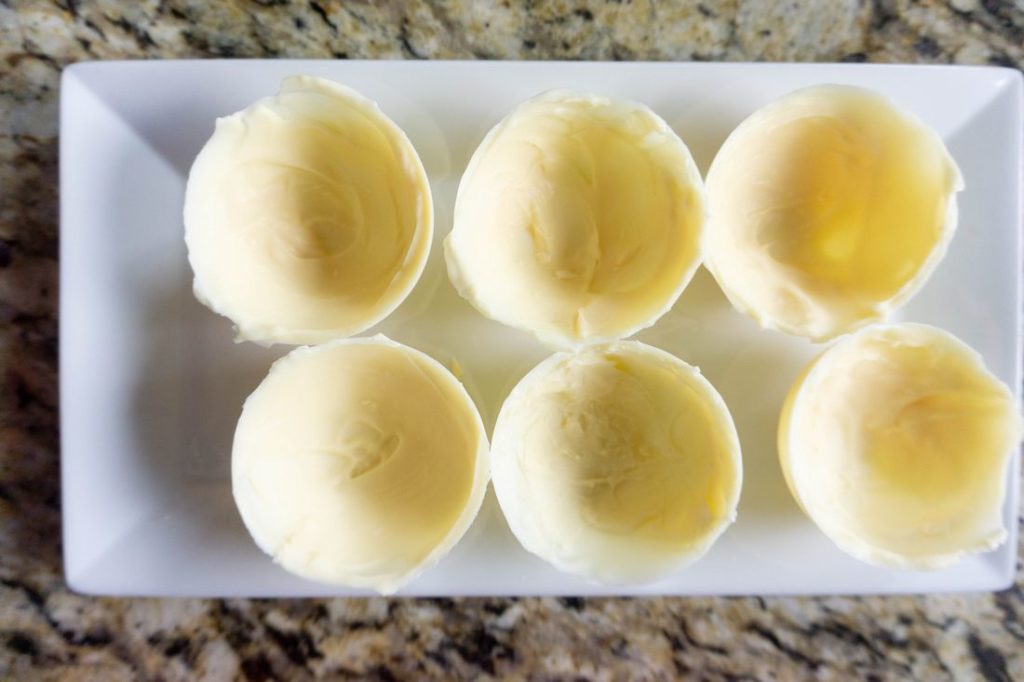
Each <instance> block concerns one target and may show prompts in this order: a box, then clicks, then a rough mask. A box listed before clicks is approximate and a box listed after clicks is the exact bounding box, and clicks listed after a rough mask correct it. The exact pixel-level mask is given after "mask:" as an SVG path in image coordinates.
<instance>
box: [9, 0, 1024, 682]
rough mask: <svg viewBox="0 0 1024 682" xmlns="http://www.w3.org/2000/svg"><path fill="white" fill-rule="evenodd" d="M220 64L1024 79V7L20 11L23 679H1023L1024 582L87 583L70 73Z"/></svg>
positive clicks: (19, 612) (12, 536) (132, 7)
mask: <svg viewBox="0 0 1024 682" xmlns="http://www.w3.org/2000/svg"><path fill="white" fill-rule="evenodd" d="M210 56H237V57H297V56H303V57H337V58H346V57H349V58H357V57H359V58H525V59H542V58H543V59H549V58H554V59H680V60H686V59H694V60H698V59H703V60H708V59H714V60H723V59H725V60H753V59H765V60H824V61H836V60H845V61H911V62H940V63H945V62H957V63H971V64H1003V65H1011V66H1017V67H1020V66H1021V65H1024V6H1022V5H1021V3H1020V2H1014V1H1013V0H950V1H949V2H934V1H921V2H909V1H905V0H874V1H871V2H869V1H867V0H865V1H862V2H856V1H852V0H851V1H850V2H842V1H840V0H821V1H819V2H812V1H810V0H764V1H761V2H739V1H738V0H725V1H723V2H712V1H711V0H707V1H706V2H703V3H681V2H679V3H677V2H662V3H654V2H644V1H641V0H636V1H634V2H630V1H629V0H620V1H613V2H606V3H600V2H545V3H537V2H508V1H506V2H498V1H494V0H492V1H489V2H482V3H471V2H467V1H465V0H449V1H442V0H435V1H425V0H417V1H413V2H407V3H402V2H385V3H369V2H350V3H344V4H341V3H334V2H329V1H328V0H320V1H317V0H310V1H308V2H307V1H301V0H252V1H249V0H235V1H232V2H224V3H207V2H200V1H199V0H195V1H192V0H164V1H160V2H156V1H153V0H149V1H146V2H139V3H135V2H109V1H96V2H83V1H76V0H65V1H64V2H44V1H41V0H36V1H33V0H25V1H21V0H0V679H64V680H79V679H105V680H121V679H124V680H128V679H163V680H183V679H193V678H198V679H235V678H241V679H245V678H248V679H254V680H260V679H273V678H280V679H289V680H305V679H314V678H332V679H347V678H364V679H383V680H388V679H405V678H427V679H450V678H488V677H510V678H513V679H576V678H583V679H593V680H612V679H615V680H618V679H627V678H633V679H652V680H656V679H670V678H676V677H693V678H699V679H708V680H733V679H748V680H753V679H758V680H761V679H782V680H788V679H806V678H821V679H878V680H882V679H919V680H944V679H986V680H990V681H993V682H994V681H1002V680H1014V679H1024V578H1018V581H1017V584H1016V585H1015V586H1014V587H1013V588H1012V589H1010V590H1008V591H1005V592H1002V593H998V594H988V595H975V596H929V597H915V598H910V597H898V598H862V599H858V598H824V599H808V598H771V599H760V598H749V599H714V598H702V599H675V598H673V599H588V600H583V599H575V598H570V599H558V600H555V599H467V600H444V599H440V600H439V599H433V600H401V599H383V598H378V599H369V600H348V599H333V600H320V601H315V600H314V601H288V600H274V601H246V600H230V601H221V600H153V599H138V600H119V599H95V598H87V597H82V596H78V595H75V594H71V593H69V592H68V591H67V589H65V587H64V586H63V583H62V580H61V564H60V545H59V531H60V510H59V483H58V434H57V368H56V339H57V319H56V309H55V305H56V293H57V203H56V199H57V175H56V172H57V141H56V132H57V101H58V83H59V76H60V70H61V68H62V67H63V66H64V65H66V64H68V63H71V62H74V61H78V60H82V59H114V58H129V57H151V58H170V57H176V58H180V57H210ZM1018 565H1019V564H1018ZM1020 574H1021V572H1020V570H1019V571H1018V575H1020Z"/></svg>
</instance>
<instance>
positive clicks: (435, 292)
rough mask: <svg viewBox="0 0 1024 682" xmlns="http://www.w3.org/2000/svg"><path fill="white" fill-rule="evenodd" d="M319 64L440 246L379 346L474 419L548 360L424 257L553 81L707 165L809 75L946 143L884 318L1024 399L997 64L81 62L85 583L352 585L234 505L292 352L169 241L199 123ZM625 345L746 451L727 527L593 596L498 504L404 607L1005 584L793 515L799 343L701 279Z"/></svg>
mask: <svg viewBox="0 0 1024 682" xmlns="http://www.w3.org/2000/svg"><path fill="white" fill-rule="evenodd" d="M291 74H314V75H318V76H325V77H327V78H332V79H335V80H337V81H340V82H342V83H345V84H347V85H349V86H351V87H353V88H355V89H357V90H359V91H360V92H362V93H364V94H365V95H367V96H368V97H370V98H372V99H374V100H376V101H377V102H378V103H379V104H380V106H381V107H382V109H383V110H384V112H385V113H387V114H388V115H389V116H391V117H392V118H393V119H394V120H395V121H396V122H397V123H398V124H399V125H400V126H402V127H403V128H404V129H405V130H406V131H407V132H408V134H409V137H410V138H411V139H412V141H413V143H414V144H415V145H416V148H417V149H418V150H419V152H420V154H421V155H422V157H423V161H424V164H425V166H426V169H427V172H428V173H429V175H430V180H431V182H432V186H433V192H434V198H435V203H436V209H437V210H436V212H437V224H436V234H435V238H434V249H433V251H432V253H431V258H430V262H429V264H428V266H427V269H426V272H425V274H424V276H423V279H422V280H421V281H420V283H419V285H418V286H417V288H416V289H415V291H414V292H413V294H412V295H411V296H410V298H409V299H408V300H407V301H406V302H405V303H404V304H403V305H402V306H401V307H400V308H399V309H398V311H396V312H395V313H394V314H393V315H392V316H391V317H390V318H389V319H387V320H385V321H384V322H383V323H382V324H380V325H379V326H378V327H377V328H375V329H373V330H371V331H370V332H368V334H372V333H377V332H383V333H385V334H387V335H389V336H391V337H392V338H394V339H396V340H398V341H401V342H404V343H407V344H410V345H412V346H415V347H417V348H420V349H421V350H424V351H426V352H427V353H430V354H432V355H433V356H434V357H436V358H437V359H438V360H440V361H441V362H443V363H446V364H450V362H451V361H452V360H453V359H454V358H457V359H458V362H459V364H460V365H461V366H462V367H463V368H464V370H465V382H466V384H467V388H468V389H469V391H470V393H471V394H472V395H473V396H474V398H475V399H476V400H477V403H478V405H479V407H480V410H481V412H482V414H483V418H484V422H485V424H487V426H488V429H490V427H491V426H493V423H494V419H495V415H496V414H497V411H498V408H499V407H500V405H501V401H502V399H503V398H504V397H505V395H506V394H507V392H508V391H509V390H510V389H511V387H512V386H513V385H514V384H515V382H516V381H517V380H518V379H519V378H520V377H521V376H522V375H523V374H524V373H525V372H526V371H527V370H528V369H529V368H530V367H531V366H532V365H533V364H535V363H536V362H538V361H539V360H540V359H541V358H543V357H545V356H546V355H547V354H548V352H549V351H548V350H546V349H544V348H543V347H542V346H540V345H539V344H538V343H536V342H535V341H533V340H532V339H531V338H530V337H528V336H526V335H525V334H523V333H520V332H517V331H514V330H511V329H508V328H505V327H503V326H501V325H499V324H497V323H494V322H491V321H488V320H486V319H484V318H483V317H481V316H480V315H479V314H477V313H476V312H475V311H474V310H473V309H471V308H470V307H469V306H468V305H467V304H465V303H464V302H463V301H462V300H461V299H459V298H458V296H457V295H456V294H455V292H454V291H453V289H452V287H451V285H450V284H449V283H448V281H447V278H446V276H445V273H444V267H443V263H442V261H441V259H440V258H439V247H440V244H441V241H442V240H443V239H444V237H445V235H446V233H447V232H448V230H449V229H450V227H451V216H452V204H453V201H454V197H455V190H456V187H457V185H458V181H459V177H460V174H461V172H462V170H463V168H464V167H465V165H466V162H467V161H468V159H469V156H470V154H471V153H472V151H473V149H474V147H475V146H476V144H477V143H478V142H479V141H480V139H481V138H482V137H483V135H484V133H485V132H486V131H487V130H488V129H489V128H490V127H491V126H492V125H494V124H495V123H497V122H498V121H499V120H500V119H501V118H502V117H503V116H504V115H505V114H506V113H508V111H509V110H510V109H511V108H512V107H513V106H515V105H516V104H517V103H519V102H520V101H522V100H524V99H526V98H528V97H530V96H532V95H535V94H537V93H538V92H541V91H543V90H547V89H551V88H560V87H568V88H575V89H581V90H587V91H593V92H597V93H601V94H605V95H610V96H613V97H623V98H630V99H635V100H639V101H641V102H644V103H646V104H648V105H650V106H651V107H652V108H653V109H654V110H655V111H656V112H658V113H659V114H661V115H662V116H663V117H664V118H665V119H666V120H667V121H668V122H669V124H670V125H672V126H673V127H674V128H675V129H676V130H677V131H678V132H679V134H680V135H681V136H682V137H683V139H684V140H685V141H686V143H687V144H688V145H689V146H690V149H691V150H692V151H693V154H694V156H695V158H696V159H697V162H698V164H699V165H700V167H701V169H702V170H706V168H707V165H708V163H709V162H710V160H711V158H712V156H713V155H714V153H715V151H716V150H717V148H718V146H719V145H720V144H721V142H722V141H723V140H724V139H725V136H726V135H727V134H728V133H729V131H730V130H731V129H732V128H733V127H734V126H735V125H736V124H737V123H739V121H741V120H742V119H743V118H744V117H745V116H747V115H748V114H749V113H751V112H752V111H754V110H755V109H756V108H757V107H759V106H761V105H762V104H765V103H766V102H768V101H769V100H771V99H773V98H775V97H778V96H780V95H782V94H784V93H786V92H789V91H791V90H793V89H796V88H799V87H803V86H807V85H811V84H815V83H824V82H834V83H850V84H856V85H862V86H867V87H870V88H874V89H876V90H879V91H881V92H882V93H884V94H886V95H888V96H889V97H891V98H892V99H893V100H895V101H896V102H897V103H898V104H899V105H901V106H903V107H906V108H907V109H909V110H911V111H913V112H915V113H916V114H917V115H918V116H920V117H921V118H922V119H924V120H925V121H926V122H928V123H929V124H930V125H932V126H934V127H935V128H936V129H937V130H938V132H939V133H940V134H941V135H942V136H943V138H945V140H946V142H947V144H948V145H949V147H950V149H951V151H952V153H953V155H954V156H955V157H956V159H957V161H958V162H959V163H960V165H961V167H962V169H963V173H964V176H965V178H966V182H967V190H966V191H965V192H964V193H963V194H961V195H960V216H961V218H960V228H959V231H958V232H957V235H956V238H955V239H954V241H953V244H952V247H951V249H950V252H949V255H948V257H947V258H946V259H945V261H944V262H943V263H942V265H941V267H940V268H939V269H938V271H937V272H936V273H935V275H934V276H933V277H932V279H931V281H930V282H929V283H928V285H927V287H926V288H925V289H924V290H923V291H922V292H921V293H920V294H919V295H918V296H917V297H916V298H914V300H913V301H912V302H911V303H910V304H909V305H907V306H906V307H905V308H904V309H903V310H902V311H901V312H900V314H899V316H898V317H899V319H908V320H916V321H920V322H927V323H931V324H935V325H938V326H940V327H944V328H945V329H947V330H949V331H951V332H953V333H954V334H956V335H957V336H959V337H960V338H961V339H963V340H964V341H966V342H967V343H969V344H971V345H972V346H974V347H975V348H976V349H978V350H979V351H980V352H981V353H982V355H984V357H985V360H986V362H987V363H988V366H989V367H990V368H991V369H992V370H993V371H994V372H995V373H996V374H997V375H998V376H999V377H1000V378H1001V379H1002V380H1003V381H1006V382H1007V383H1008V384H1009V385H1011V386H1012V387H1014V390H1015V391H1016V392H1017V393H1018V394H1019V387H1020V378H1021V362H1020V358H1021V337H1020V333H1019V329H1020V307H1021V287H1020V281H1021V258H1020V228H1021V224H1020V222H1021V214H1022V206H1021V186H1022V179H1021V147H1022V142H1021V136H1022V132H1021V131H1022V129H1024V122H1022V117H1021V99H1022V97H1021V92H1022V87H1021V75H1020V74H1019V73H1018V72H1016V71H1012V70H1009V69H998V68H963V67H917V66H869V65H749V64H622V63H616V64H607V63H589V64H587V63H494V62H490V63H484V62H475V63H462V62H451V63H446V62H433V63H424V62H345V61H265V62H264V61H250V62H239V61H219V62H218V61H215V62H128V63H93V64H82V65H77V66H73V67H71V68H70V69H68V70H67V71H65V73H64V80H63V90H62V99H61V260H60V267H61V311H60V322H61V347H60V362H61V377H60V379H61V387H60V388H61V428H62V439H63V444H62V449H63V455H62V458H63V459H62V476H63V505H64V506H63V510H64V557H65V568H66V574H67V579H68V582H69V583H70V585H71V587H72V588H74V589H76V590H79V591H82V592H92V593H105V594H133V595H168V596H170V595H175V596H178V595H180V596H185V595H194V596H202V595H205V596H222V597H226V596H307V595H310V596H311V595H335V594H338V595H341V594H365V592H362V591H358V590H349V589H344V588H332V587H327V586H323V585H318V584H316V583H312V582H307V581H305V580H302V579H300V578H297V577H294V576H291V575H289V574H288V573H286V572H285V571H284V570H282V569H281V568H280V567H278V566H276V565H275V564H273V563H272V562H271V561H270V559H269V558H267V557H266V556H265V555H263V554H262V553H261V552H260V551H259V550H258V549H257V548H256V545H255V544H253V542H252V541H251V540H250V539H249V536H248V534H247V533H246V531H245V528H244V527H243V526H242V522H241V520H240V518H239V516H238V513H237V512H236V511H235V507H234V504H233V501H232V498H231V489H230V482H229V477H228V474H229V453H230V446H231V438H232V433H233V429H234V424H235V420H236V419H237V417H238V414H239V412H240V410H241V406H242V401H243V399H244V398H245V396H246V395H248V393H249V392H250V391H251V390H252V389H253V388H255V387H256V385H257V384H258V383H259V381H260V380H261V379H262V377H263V375H264V373H265V372H266V370H267V368H268V367H269V365H270V363H271V361H272V360H273V359H274V358H276V357H278V356H279V355H281V354H282V353H284V352H285V351H286V350H287V349H286V348H281V347H278V348H275V349H272V350H266V349H261V348H257V347H255V346H254V345H252V344H241V345H235V344H234V343H233V342H232V330H231V325H230V324H229V322H228V321H227V320H225V319H222V318H218V317H217V316H215V315H214V314H213V313H211V312H209V311H207V310H206V309H205V308H203V307H202V306H201V305H200V304H198V303H197V302H196V301H195V300H194V299H193V297H192V294H191V290H190V287H191V273H190V272H189V269H188V265H187V262H186V258H185V249H184V244H183V241H182V229H183V228H182V219H181V207H182V196H183V191H184V188H185V178H186V176H187V173H188V169H189V166H190V164H191V162H192V159H193V157H194V156H195V154H196V153H197V152H198V151H199V149H200V147H201V146H202V144H203V143H204V142H205V140H206V139H207V138H208V137H209V135H210V134H211V132H212V130H213V122H214V119H215V118H216V117H218V116H222V115H225V114H228V113H231V112H233V111H236V110H238V109H241V108H243V107H245V106H246V105H248V104H249V103H250V102H252V101H253V100H255V99H257V98H259V97H263V96H265V95H269V94H272V93H274V92H276V90H277V87H278V84H279V82H280V80H281V78H283V77H284V76H288V75H291ZM638 338H640V339H642V340H644V341H647V342H649V343H652V344H654V345H657V346H660V347H662V348H664V349H666V350H669V351H670V352H673V353H675V354H677V355H678V356H680V357H682V358H683V359H685V360H687V361H689V362H691V363H693V364H696V365H698V366H700V367H701V369H702V370H703V372H704V373H705V375H706V376H707V377H708V378H709V379H710V380H711V382H712V383H714V384H715V386H717V387H718V389H719V391H720V392H721V393H722V395H723V397H724V398H725V400H726V402H727V403H728V404H729V407H730V408H731V410H732V413H733V415H734V417H735V420H736V423H737V427H738V430H739V434H740V438H741V440H742V444H743V460H744V468H745V475H744V479H745V480H744V488H743V494H742V499H741V502H740V506H739V520H738V521H737V522H736V524H735V525H733V526H732V527H731V528H730V529H729V530H728V531H726V533H725V534H724V535H723V536H722V538H721V539H720V540H719V541H718V543H717V544H716V545H715V546H714V547H713V548H712V550H711V552H710V553H709V554H708V555H707V556H706V557H705V558H704V559H702V560H701V561H699V562H698V563H696V564H694V565H693V566H691V567H688V568H686V569H683V570H680V571H678V572H676V573H675V574H673V575H671V576H670V577H668V578H666V579H664V580H661V581H659V582H655V583H653V584H649V585H643V586H637V587H628V588H622V587H603V586H597V585H592V584H589V583H587V582H585V581H583V580H580V579H577V578H575V577H573V576H570V575H565V574H562V573H559V572H558V571H556V570H555V569H553V568H551V567H549V566H548V565H546V564H545V563H543V562H542V561H540V560H539V559H536V558H534V557H533V556H531V555H529V554H527V553H526V552H525V551H524V550H523V549H522V548H521V547H520V546H519V545H518V544H517V542H516V541H515V539H514V538H513V537H512V536H511V534H510V532H509V530H508V528H507V527H506V525H505V522H504V520H503V518H502V516H501V513H500V510H499V509H498V507H497V505H496V503H495V501H494V496H493V493H490V492H489V493H488V496H487V500H486V502H485V503H484V508H483V510H482V511H481V513H480V516H479V517H478V518H477V520H476V523H475V524H474V525H473V527H472V528H471V529H470V531H469V533H468V534H467V535H466V537H465V538H464V539H463V540H462V542H461V543H460V544H459V545H458V546H457V547H456V548H455V550H454V551H453V552H452V553H451V554H450V555H449V556H448V557H446V558H445V559H443V560H442V561H441V562H440V563H439V564H438V565H436V566H434V567H432V568H430V569H429V570H428V571H426V572H425V573H424V574H423V575H422V576H421V577H420V578H419V579H417V580H416V581H414V582H413V583H412V584H410V585H409V586H408V587H407V588H406V589H405V590H403V591H402V593H403V594H409V595H519V594H553V595H558V594H563V595H568V594H575V595H610V594H648V595H659V594H721V595H726V594H780V593H784V594H786V593H788V594H796V593H811V594H836V593H847V594H853V593H899V592H932V591H965V590H992V589H998V588H1003V587H1006V586H1008V585H1009V584H1010V583H1011V582H1012V580H1013V571H1014V559H1015V554H1016V549H1017V530H1018V529H1017V520H1016V509H1017V495H1018V490H1017V489H1018V473H1019V455H1018V456H1015V457H1014V461H1013V465H1012V469H1011V472H1010V475H1009V478H1008V481H1009V483H1008V486H1009V487H1008V491H1007V501H1006V507H1005V519H1006V524H1007V526H1008V527H1009V528H1010V538H1009V540H1008V542H1007V543H1006V544H1004V545H1003V546H1002V547H1001V548H1000V549H999V550H998V551H995V552H991V553H988V554H985V555H981V556H976V557H972V558H970V559H968V560H966V561H964V562H962V563H960V564H958V565H957V566H955V567H953V568H949V569H946V570H943V571H937V572H930V573H918V572H900V571H890V570H883V569H880V568H874V567H871V566H867V565H865V564H862V563H860V562H858V561H855V560H854V559H851V558H849V557H847V556H846V555H845V554H843V553H842V552H841V551H839V550H838V549H837V548H836V547H835V546H833V545H832V543H831V542H829V541H828V540H827V539H826V538H825V537H824V536H823V535H822V534H821V533H820V532H819V531H818V530H817V529H816V528H815V526H814V525H812V524H811V522H810V521H809V520H808V519H807V518H805V517H804V516H803V515H802V514H801V513H800V511H799V510H798V509H797V507H796V505H795V504H794V502H793V500H792V499H791V497H790V494H789V492H788V491H787V489H786V486H785V483H784V481H783V478H782V474H781V472H780V470H779V465H778V462H777V458H776V451H775V427H776V420H777V418H778V414H779V409H780V405H781V402H782V398H783V395H784V394H785V391H786V390H787V388H788V386H789V384H790V382H791V381H792V380H793V378H794V377H795V375H796V374H797V372H798V370H799V369H800V368H801V367H802V366H803V364H804V363H805V362H807V360H808V359H809V358H811V357H812V356H813V355H814V353H815V352H816V349H815V347H813V346H812V345H810V344H809V343H805V342H802V341H799V340H795V339H792V338H789V337H786V336H784V335H782V334H779V333H774V332H765V331H761V330H760V329H758V328H757V327H756V326H755V325H754V324H753V323H751V322H749V321H748V320H746V319H745V318H742V317H741V316H740V315H738V314H737V313H735V312H734V311H733V310H732V309H731V308H730V307H729V306H728V304H727V302H726V300H725V298H724V297H723V296H722V294H721V292H720V291H719V290H718V288H717V286H716V285H715V283H714V281H713V280H712V279H711V277H710V276H709V275H708V274H707V273H706V272H705V271H703V270H701V271H700V272H699V273H698V275H697V277H696V278H695V279H694V281H693V283H692V284H691V285H690V287H689V288H688V289H687V290H686V292H685V293H684V294H683V296H682V298H681V299H680V300H679V302H678V304H677V305H676V306H675V308H674V309H673V310H672V311H671V312H670V313H668V314H667V315H666V316H665V317H664V318H663V319H662V320H661V321H660V322H659V323H658V324H657V325H655V326H654V327H653V328H651V329H649V330H647V331H645V332H643V333H641V334H639V335H638Z"/></svg>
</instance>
